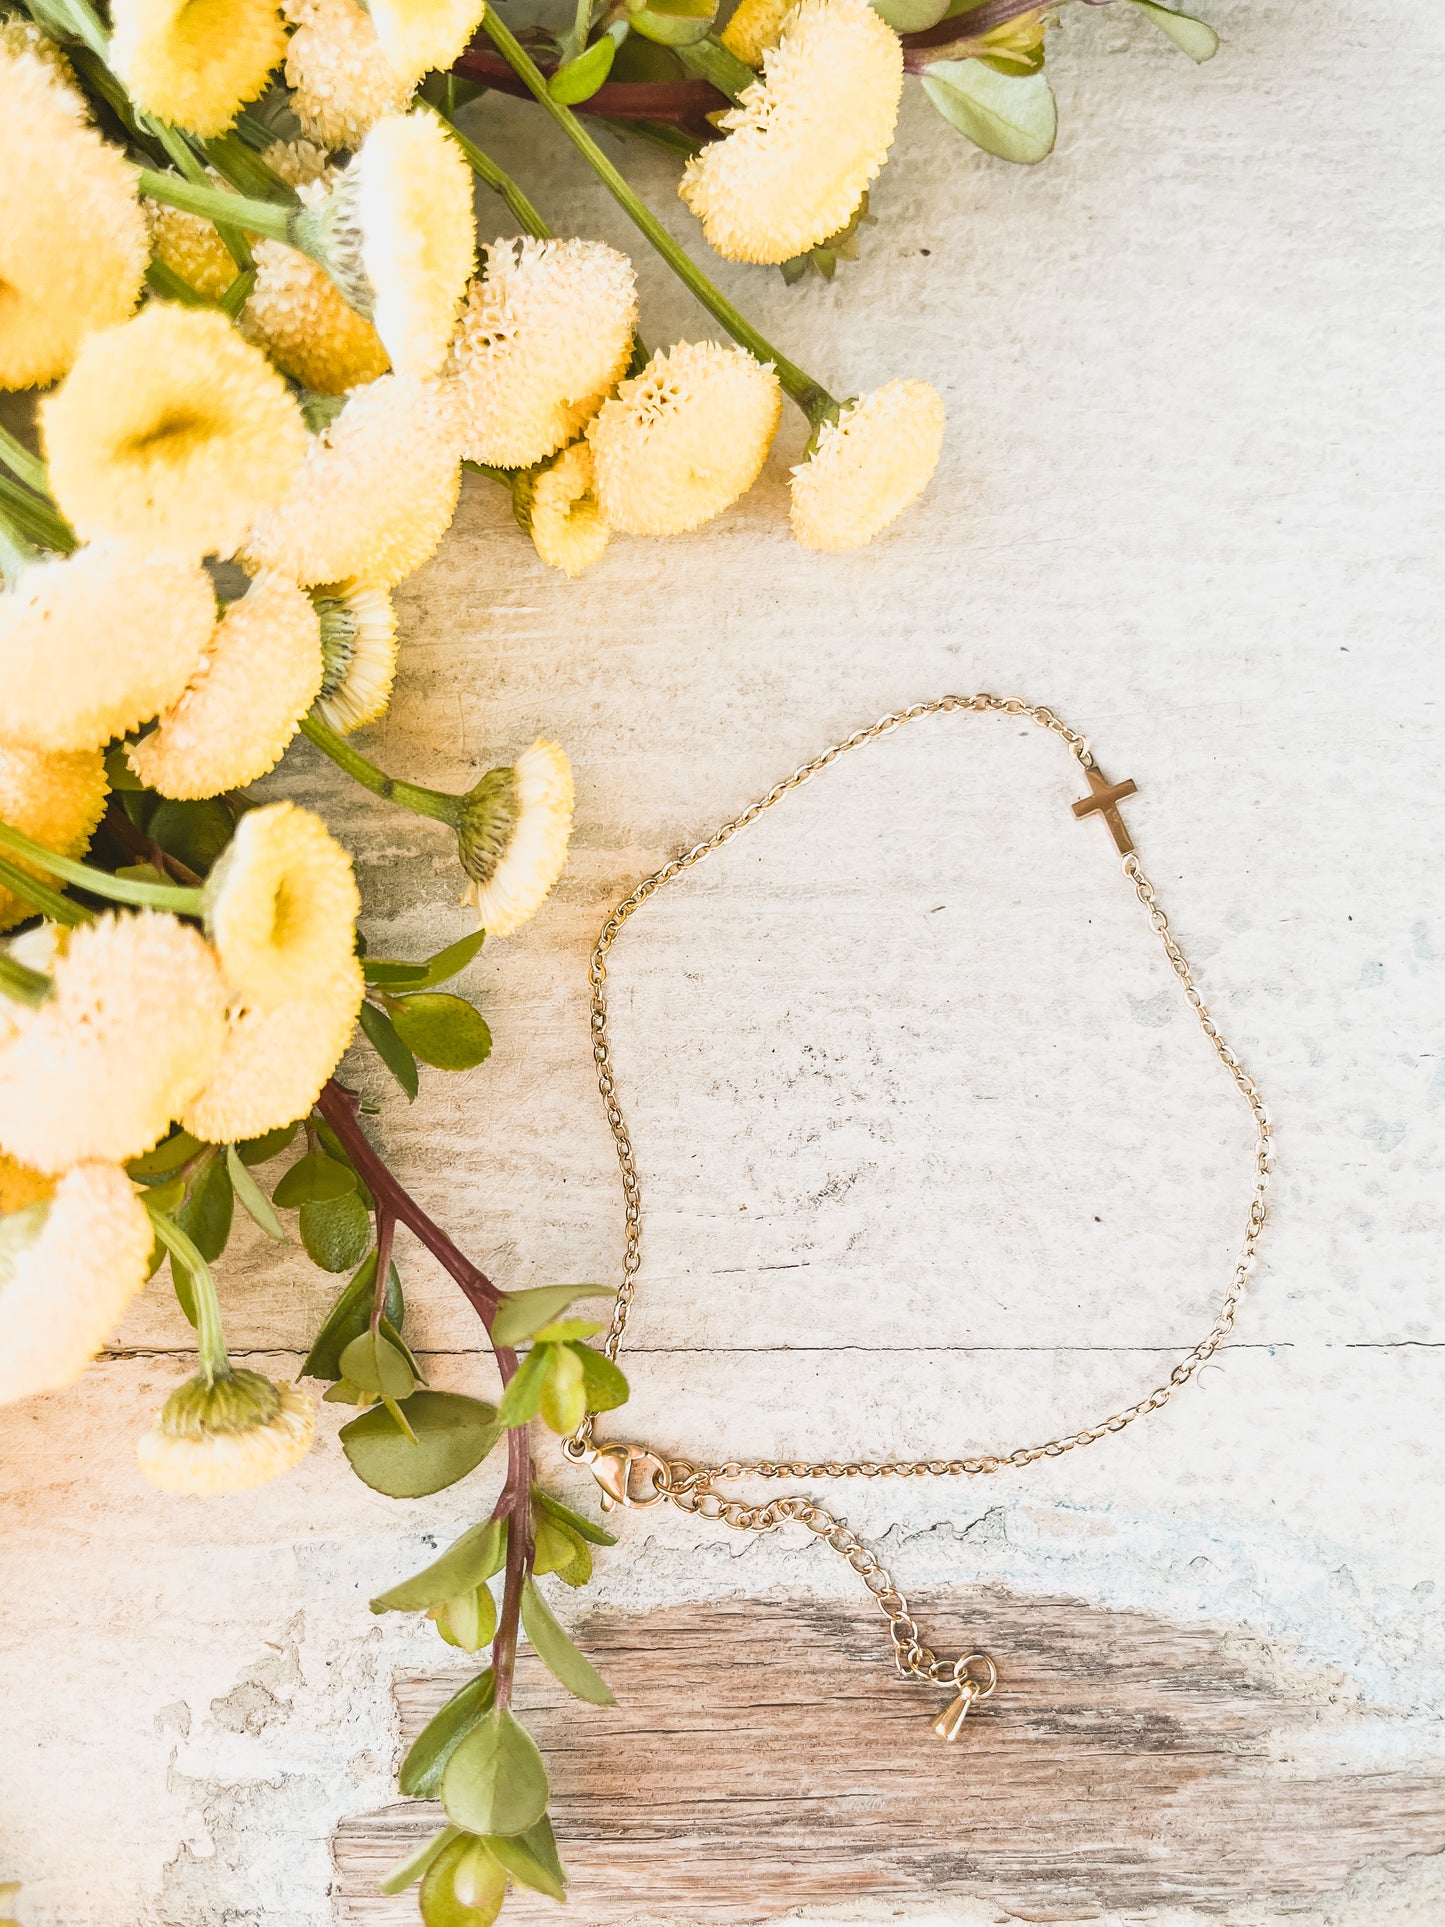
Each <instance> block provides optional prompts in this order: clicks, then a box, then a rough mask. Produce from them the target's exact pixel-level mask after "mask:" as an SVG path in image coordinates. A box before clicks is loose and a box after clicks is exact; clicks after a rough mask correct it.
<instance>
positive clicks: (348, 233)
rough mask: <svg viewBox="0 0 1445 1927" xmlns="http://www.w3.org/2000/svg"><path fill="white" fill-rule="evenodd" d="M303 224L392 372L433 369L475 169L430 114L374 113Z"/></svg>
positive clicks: (469, 231) (468, 223)
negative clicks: (371, 329) (377, 339)
mask: <svg viewBox="0 0 1445 1927" xmlns="http://www.w3.org/2000/svg"><path fill="white" fill-rule="evenodd" d="M303 198H304V197H303ZM308 231H309V233H310V235H311V236H312V238H313V239H314V241H315V242H316V243H317V245H318V247H319V250H320V251H321V252H322V253H324V255H325V258H326V262H327V266H328V267H329V268H330V270H331V273H332V275H333V277H334V279H335V280H336V282H337V285H338V286H339V287H340V289H341V291H342V293H343V294H344V295H345V296H346V299H347V300H348V301H349V302H350V303H351V305H352V307H353V308H355V309H356V310H357V312H358V313H360V314H364V315H366V316H367V317H368V319H370V320H371V321H373V322H374V323H375V324H376V332H377V333H378V334H379V335H380V336H381V339H382V342H383V344H384V346H385V348H386V352H387V354H388V355H390V357H391V365H392V367H393V368H395V370H396V371H397V373H398V374H399V375H436V374H439V373H440V372H441V367H442V363H443V362H444V361H445V360H446V356H447V348H448V346H449V344H450V342H451V338H452V330H453V329H454V327H455V326H456V318H457V305H458V303H459V302H460V301H461V298H462V296H463V294H464V293H465V292H466V286H467V280H468V277H469V276H470V274H471V271H472V260H473V257H474V255H475V253H476V241H477V233H476V222H475V220H474V218H473V215H472V171H471V169H470V168H469V167H468V166H467V163H466V160H465V159H464V158H463V155H462V151H461V149H460V148H459V147H458V146H457V144H456V142H455V141H454V140H453V139H452V138H451V136H450V135H449V134H448V133H447V132H446V130H445V128H444V127H443V125H442V123H441V121H440V120H438V119H437V117H436V115H435V114H433V113H430V112H427V111H425V110H421V111H418V112H417V113H414V114H388V115H387V116H386V117H385V119H383V120H379V121H378V122H377V123H376V125H375V126H374V127H373V128H372V130H371V132H370V133H369V134H368V135H367V137H366V139H365V140H364V141H363V142H362V144H361V151H360V152H359V153H358V154H357V155H356V157H355V158H354V159H353V160H352V161H351V163H350V165H349V166H348V167H346V168H345V169H344V171H343V172H342V173H341V174H340V175H339V176H338V177H337V180H336V184H335V186H334V187H333V188H332V190H331V196H330V199H329V200H328V201H327V202H326V203H325V204H324V206H321V207H318V208H316V209H314V210H313V213H312V216H311V219H310V222H309V223H308Z"/></svg>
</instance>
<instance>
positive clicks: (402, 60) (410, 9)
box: [371, 0, 486, 82]
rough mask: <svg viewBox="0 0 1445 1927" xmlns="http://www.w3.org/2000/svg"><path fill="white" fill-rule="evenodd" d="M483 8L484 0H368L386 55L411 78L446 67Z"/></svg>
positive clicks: (476, 24) (481, 13) (418, 78)
mask: <svg viewBox="0 0 1445 1927" xmlns="http://www.w3.org/2000/svg"><path fill="white" fill-rule="evenodd" d="M485 12H486V5H485V0H371V17H372V19H373V20H374V21H375V22H376V34H377V38H378V39H379V40H380V42H381V44H382V48H383V50H384V52H385V54H386V57H387V59H388V60H389V61H390V62H391V64H392V66H393V67H395V68H396V70H397V72H398V73H401V74H405V75H406V77H407V79H408V80H410V81H412V82H416V81H418V80H420V79H421V77H422V75H423V74H427V73H431V72H432V71H433V70H435V71H437V72H444V71H445V70H446V69H447V68H448V67H450V66H451V64H452V62H453V61H454V60H455V59H456V57H457V55H458V54H459V53H461V52H462V50H463V49H464V48H465V46H466V44H467V42H468V41H469V40H470V39H471V37H472V35H473V34H474V33H475V32H476V30H477V27H478V25H479V23H480V21H481V18H482V15H483V14H484V13H485Z"/></svg>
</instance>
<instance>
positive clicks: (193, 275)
mask: <svg viewBox="0 0 1445 1927" xmlns="http://www.w3.org/2000/svg"><path fill="white" fill-rule="evenodd" d="M212 184H213V185H219V183H212ZM146 211H147V214H148V216H149V219H150V230H151V252H152V253H153V254H154V255H155V256H156V257H157V259H158V260H161V261H164V262H165V264H166V266H167V267H168V268H170V269H171V270H172V272H173V273H175V274H178V275H179V276H180V277H181V279H182V281H184V282H185V283H186V285H187V287H191V288H194V289H195V291H196V293H197V294H204V295H208V296H209V297H210V299H211V300H212V301H219V300H220V298H221V296H222V295H223V294H224V293H225V292H226V290H227V288H229V287H230V285H231V283H232V282H233V281H234V280H235V278H236V274H237V268H236V264H235V262H234V261H233V260H232V259H231V254H230V250H229V249H228V248H227V246H226V244H225V242H224V241H223V240H222V239H221V237H220V235H219V234H218V233H217V232H216V230H215V228H214V227H213V226H212V225H211V223H210V222H209V221H203V220H202V219H201V217H200V215H199V214H186V213H185V212H183V210H182V209H180V208H178V207H162V206H161V205H160V203H159V202H158V201H149V202H147V203H146Z"/></svg>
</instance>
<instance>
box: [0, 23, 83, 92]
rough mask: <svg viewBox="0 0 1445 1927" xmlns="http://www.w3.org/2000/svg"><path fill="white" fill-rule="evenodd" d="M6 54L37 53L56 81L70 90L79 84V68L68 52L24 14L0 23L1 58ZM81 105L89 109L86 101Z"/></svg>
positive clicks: (36, 56)
mask: <svg viewBox="0 0 1445 1927" xmlns="http://www.w3.org/2000/svg"><path fill="white" fill-rule="evenodd" d="M6 54H12V55H14V54H33V55H34V56H35V58H36V59H37V60H38V61H39V62H40V64H41V66H42V67H44V69H45V71H46V73H47V74H49V76H50V78H51V79H52V80H58V81H60V82H61V83H62V84H63V85H64V86H67V87H74V86H75V84H76V83H75V69H74V67H72V66H71V64H70V61H69V59H68V58H67V56H66V55H65V53H64V52H63V51H62V50H61V49H60V48H59V47H58V46H57V45H56V43H55V42H54V41H53V40H52V39H51V38H50V36H49V34H47V33H42V32H41V30H40V28H39V27H37V26H36V24H35V22H34V21H33V20H27V19H26V18H25V17H24V15H23V14H12V15H10V16H9V17H8V18H6V19H4V20H0V58H3V57H4V56H5V55H6ZM80 104H81V108H82V110H85V107H86V103H85V102H84V101H83V100H82V101H81V103H80Z"/></svg>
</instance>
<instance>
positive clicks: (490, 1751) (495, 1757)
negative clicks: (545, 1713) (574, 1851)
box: [442, 1707, 547, 1834]
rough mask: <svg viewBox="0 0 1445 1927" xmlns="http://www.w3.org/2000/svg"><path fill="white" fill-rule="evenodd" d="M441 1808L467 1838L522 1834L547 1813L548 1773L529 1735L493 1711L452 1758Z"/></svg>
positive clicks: (497, 1710) (509, 1717)
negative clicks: (492, 1834) (471, 1835)
mask: <svg viewBox="0 0 1445 1927" xmlns="http://www.w3.org/2000/svg"><path fill="white" fill-rule="evenodd" d="M442 1805H443V1806H444V1807H445V1808H446V1812H447V1818H448V1820H450V1821H451V1822H452V1824H453V1825H454V1826H458V1827H465V1828H467V1830H468V1831H469V1832H471V1833H507V1834H513V1833H525V1832H526V1831H527V1829H528V1828H529V1827H534V1826H536V1824H537V1822H538V1821H539V1820H540V1819H541V1817H542V1815H543V1814H544V1813H545V1812H546V1811H547V1769H546V1768H545V1767H544V1766H543V1764H542V1756H541V1754H540V1753H539V1752H538V1751H537V1748H536V1745H535V1743H534V1741H533V1740H532V1737H531V1735H530V1734H529V1733H528V1732H527V1731H526V1729H525V1728H524V1727H523V1726H521V1725H520V1724H519V1723H518V1722H517V1720H515V1719H514V1718H513V1717H512V1715H511V1714H510V1713H509V1712H506V1711H505V1710H503V1709H500V1708H498V1707H493V1709H492V1711H491V1712H490V1713H488V1714H487V1716H486V1718H485V1719H484V1720H482V1721H481V1722H480V1724H478V1725H477V1726H474V1727H473V1728H472V1730H471V1732H470V1733H468V1735H467V1737H466V1738H465V1739H464V1740H463V1741H462V1743H461V1745H460V1746H458V1748H457V1749H456V1751H455V1752H454V1753H453V1754H452V1757H451V1759H450V1760H448V1762H447V1765H446V1770H445V1772H444V1773H443V1774H442Z"/></svg>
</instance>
